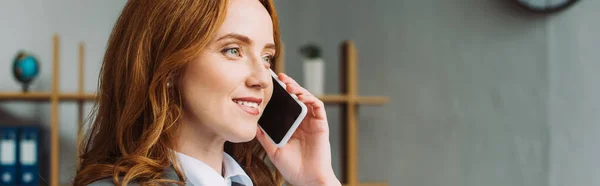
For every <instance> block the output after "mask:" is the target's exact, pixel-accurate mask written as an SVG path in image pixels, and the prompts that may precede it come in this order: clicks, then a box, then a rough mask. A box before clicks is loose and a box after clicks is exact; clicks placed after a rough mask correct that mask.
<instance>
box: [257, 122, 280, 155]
mask: <svg viewBox="0 0 600 186" xmlns="http://www.w3.org/2000/svg"><path fill="white" fill-rule="evenodd" d="M256 139H257V140H258V142H260V144H261V145H262V146H263V148H264V149H265V152H267V155H268V156H269V158H272V157H274V155H275V153H276V152H277V150H278V148H277V146H275V144H273V142H271V140H270V139H269V137H268V136H267V135H266V134H265V132H263V130H262V129H261V128H260V127H257V128H256Z"/></svg>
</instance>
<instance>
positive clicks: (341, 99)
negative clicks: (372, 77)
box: [317, 95, 389, 105]
mask: <svg viewBox="0 0 600 186" xmlns="http://www.w3.org/2000/svg"><path fill="white" fill-rule="evenodd" d="M317 98H319V99H320V100H321V101H323V102H324V103H348V102H350V101H355V102H356V103H358V104H361V105H383V104H385V103H387V102H388V100H389V98H388V97H383V96H359V97H357V98H355V99H353V100H351V99H350V97H349V96H347V95H322V96H317Z"/></svg>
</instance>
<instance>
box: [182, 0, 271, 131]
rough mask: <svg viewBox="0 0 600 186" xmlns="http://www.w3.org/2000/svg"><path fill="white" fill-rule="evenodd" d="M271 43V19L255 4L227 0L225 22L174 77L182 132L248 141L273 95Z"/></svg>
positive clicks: (261, 6)
mask: <svg viewBox="0 0 600 186" xmlns="http://www.w3.org/2000/svg"><path fill="white" fill-rule="evenodd" d="M274 44H275V42H274V40H273V25H272V20H271V17H270V15H269V13H268V12H267V10H266V9H265V7H264V6H263V5H262V4H261V3H260V2H259V1H258V0H231V1H229V6H228V8H227V15H226V18H225V21H224V22H223V24H222V25H221V27H220V28H219V29H218V31H217V33H216V34H215V36H214V37H213V38H212V39H211V41H210V42H209V44H208V45H207V47H205V48H204V49H203V50H202V51H201V53H200V55H199V56H198V57H197V58H196V60H195V61H193V62H192V63H190V64H189V65H188V66H187V68H186V69H185V70H184V72H183V74H182V76H181V78H180V79H179V82H178V83H179V86H180V87H181V93H182V97H183V102H184V103H183V109H184V115H183V119H184V120H185V121H186V122H183V124H184V125H187V126H185V127H184V129H193V130H195V131H196V130H205V131H202V133H204V134H205V132H208V133H211V134H215V135H216V137H220V138H222V139H224V140H227V141H231V142H245V141H250V140H252V139H253V138H254V136H255V134H256V128H257V122H258V119H259V117H260V116H261V114H262V112H263V110H264V108H265V106H266V105H267V103H268V102H269V99H270V98H271V93H272V92H273V87H272V84H273V83H272V80H271V75H270V71H269V68H270V63H271V62H272V59H273V56H274V55H275V52H276V51H275V45H274ZM206 130H208V131H206Z"/></svg>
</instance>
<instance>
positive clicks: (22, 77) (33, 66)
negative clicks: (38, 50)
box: [12, 51, 40, 92]
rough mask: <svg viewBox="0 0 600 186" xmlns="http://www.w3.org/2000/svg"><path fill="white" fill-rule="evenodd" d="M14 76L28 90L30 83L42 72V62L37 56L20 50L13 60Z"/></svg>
mask: <svg viewBox="0 0 600 186" xmlns="http://www.w3.org/2000/svg"><path fill="white" fill-rule="evenodd" d="M12 67H13V76H14V77H15V79H17V81H19V82H20V83H21V84H22V85H23V91H24V92H27V90H28V89H29V84H30V83H31V81H32V80H34V79H35V78H36V77H37V76H38V74H39V73H40V63H39V61H38V60H37V58H36V57H35V56H33V55H31V54H29V53H27V52H24V51H20V52H19V53H17V56H16V57H15V59H14V60H13V66H12Z"/></svg>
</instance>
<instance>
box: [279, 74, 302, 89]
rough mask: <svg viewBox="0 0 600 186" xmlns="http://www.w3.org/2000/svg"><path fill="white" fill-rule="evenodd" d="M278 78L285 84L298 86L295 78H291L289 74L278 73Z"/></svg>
mask: <svg viewBox="0 0 600 186" xmlns="http://www.w3.org/2000/svg"><path fill="white" fill-rule="evenodd" d="M279 79H280V80H281V81H283V83H285V84H292V85H296V86H300V85H299V84H298V83H297V82H296V80H294V79H292V78H291V77H290V76H288V75H286V74H284V73H280V74H279Z"/></svg>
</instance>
